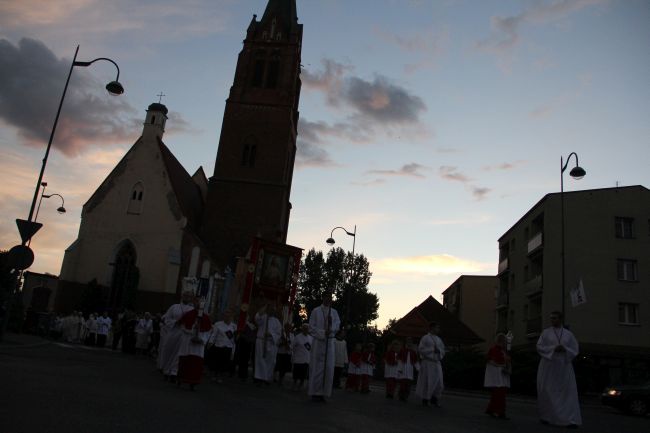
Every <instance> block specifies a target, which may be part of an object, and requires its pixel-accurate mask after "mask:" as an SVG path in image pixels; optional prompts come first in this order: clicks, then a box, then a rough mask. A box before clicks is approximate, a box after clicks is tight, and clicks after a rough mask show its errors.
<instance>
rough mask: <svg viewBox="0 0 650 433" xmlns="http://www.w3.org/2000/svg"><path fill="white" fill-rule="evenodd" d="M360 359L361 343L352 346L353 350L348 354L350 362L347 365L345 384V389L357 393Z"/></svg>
mask: <svg viewBox="0 0 650 433" xmlns="http://www.w3.org/2000/svg"><path fill="white" fill-rule="evenodd" d="M361 357H362V352H361V343H357V344H355V345H354V350H353V351H352V353H350V362H349V363H348V379H347V380H346V382H345V389H347V390H349V391H352V392H356V391H359V379H360V375H361Z"/></svg>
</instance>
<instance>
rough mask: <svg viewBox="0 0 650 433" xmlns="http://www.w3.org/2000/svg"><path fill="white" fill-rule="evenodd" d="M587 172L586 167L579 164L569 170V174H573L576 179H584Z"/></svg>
mask: <svg viewBox="0 0 650 433" xmlns="http://www.w3.org/2000/svg"><path fill="white" fill-rule="evenodd" d="M585 174H587V172H586V171H585V169H584V168H582V167H580V166H577V165H576V166H575V167H573V168H572V169H571V171H570V172H569V175H571V177H572V178H574V179H576V180H580V179H582V178H583V177H585Z"/></svg>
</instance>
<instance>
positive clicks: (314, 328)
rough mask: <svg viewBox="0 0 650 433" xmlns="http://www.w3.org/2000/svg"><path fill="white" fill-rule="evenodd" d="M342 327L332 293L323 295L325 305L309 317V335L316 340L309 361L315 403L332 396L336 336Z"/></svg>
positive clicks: (309, 391)
mask: <svg viewBox="0 0 650 433" xmlns="http://www.w3.org/2000/svg"><path fill="white" fill-rule="evenodd" d="M340 326H341V320H340V319H339V313H337V312H336V310H335V309H334V308H332V294H331V292H324V293H323V304H322V305H320V306H319V307H316V308H314V309H313V310H312V312H311V314H310V315H309V333H310V334H311V336H312V337H313V338H314V340H313V343H312V347H311V353H310V361H309V390H308V394H309V395H310V396H311V398H312V400H313V401H325V397H329V396H331V395H332V382H333V380H334V364H335V362H336V354H335V352H334V351H335V347H334V336H335V335H336V333H337V332H338V330H339V328H340Z"/></svg>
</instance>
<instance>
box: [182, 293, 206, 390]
mask: <svg viewBox="0 0 650 433" xmlns="http://www.w3.org/2000/svg"><path fill="white" fill-rule="evenodd" d="M179 324H180V327H181V330H182V332H183V339H182V341H181V347H180V350H179V353H178V355H179V358H178V386H181V384H183V383H187V384H189V385H190V389H191V390H194V387H195V386H196V385H198V384H199V383H201V376H203V358H204V355H205V344H206V343H207V341H208V338H209V337H210V331H211V330H212V322H211V321H210V316H208V315H207V314H205V313H203V310H202V309H199V305H198V302H195V308H194V309H193V310H192V311H188V312H187V313H185V314H184V315H183V317H181V319H180V320H179Z"/></svg>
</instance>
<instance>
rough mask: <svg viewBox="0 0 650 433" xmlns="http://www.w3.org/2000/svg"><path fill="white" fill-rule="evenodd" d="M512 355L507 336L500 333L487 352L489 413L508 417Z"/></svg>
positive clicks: (497, 416) (496, 416)
mask: <svg viewBox="0 0 650 433" xmlns="http://www.w3.org/2000/svg"><path fill="white" fill-rule="evenodd" d="M510 370H511V367H510V356H508V354H507V352H506V336H505V335H504V334H498V335H497V337H496V341H495V344H494V345H493V346H492V347H490V350H489V351H488V353H487V364H486V366H485V382H484V385H485V387H486V388H488V389H489V390H490V402H489V403H488V407H487V409H486V410H485V413H487V414H488V415H490V416H492V417H495V418H501V419H508V417H507V416H506V392H507V390H508V388H509V387H510Z"/></svg>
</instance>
